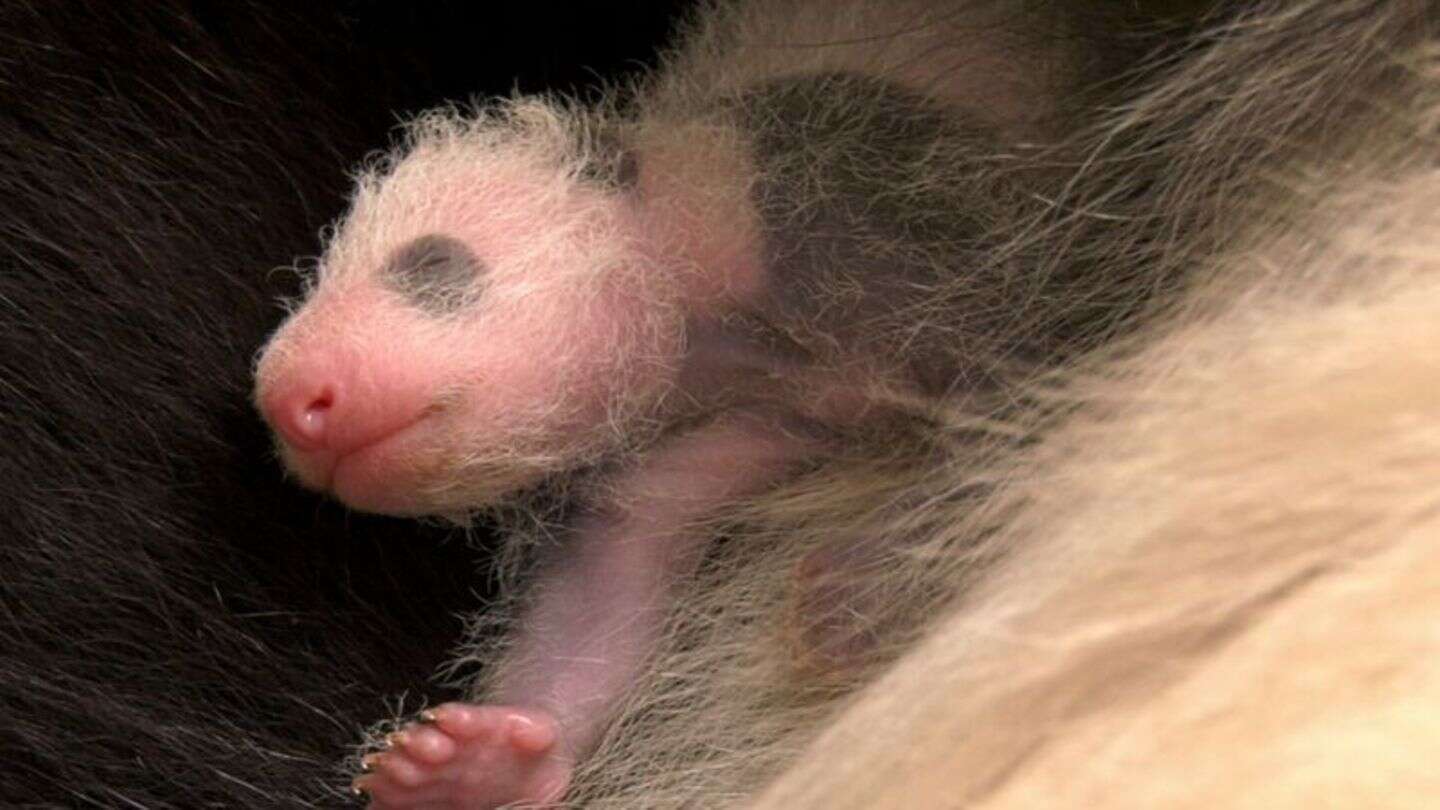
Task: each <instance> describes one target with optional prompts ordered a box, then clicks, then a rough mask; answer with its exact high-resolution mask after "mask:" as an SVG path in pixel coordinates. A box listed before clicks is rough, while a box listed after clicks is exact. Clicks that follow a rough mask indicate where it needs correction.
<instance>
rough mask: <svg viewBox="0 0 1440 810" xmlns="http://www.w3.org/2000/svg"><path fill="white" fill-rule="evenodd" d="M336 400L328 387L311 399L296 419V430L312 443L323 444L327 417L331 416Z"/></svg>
mask: <svg viewBox="0 0 1440 810" xmlns="http://www.w3.org/2000/svg"><path fill="white" fill-rule="evenodd" d="M334 402H335V395H334V394H332V393H331V392H330V391H329V390H328V389H327V390H326V391H324V392H323V393H321V394H320V395H319V396H317V397H315V398H314V399H312V400H310V404H308V405H306V406H305V407H304V408H303V409H302V410H301V411H300V413H299V416H298V418H297V419H296V424H295V427H296V432H297V433H298V434H299V435H301V436H303V437H304V438H305V439H306V440H307V441H308V442H309V443H311V444H315V445H320V444H323V443H324V438H325V422H326V417H328V416H329V414H330V406H331V405H333V404H334Z"/></svg>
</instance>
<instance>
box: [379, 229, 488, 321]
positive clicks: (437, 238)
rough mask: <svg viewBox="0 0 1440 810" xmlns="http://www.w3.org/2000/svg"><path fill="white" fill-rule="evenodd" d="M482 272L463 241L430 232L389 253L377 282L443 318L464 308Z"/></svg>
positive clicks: (476, 259) (477, 261)
mask: <svg viewBox="0 0 1440 810" xmlns="http://www.w3.org/2000/svg"><path fill="white" fill-rule="evenodd" d="M483 272H484V266H483V265H482V264H481V262H480V258H479V257H478V256H476V255H475V253H474V252H473V251H471V250H470V248H468V247H466V245H465V243H464V242H461V241H460V240H459V239H453V238H451V237H449V236H443V235H441V234H434V233H432V234H427V235H425V236H421V237H417V238H415V239H412V240H410V241H409V242H406V243H405V244H403V245H401V246H400V247H399V248H397V249H396V250H395V252H394V253H392V254H390V259H389V261H387V262H385V266H384V267H382V268H380V280H381V283H383V284H384V285H385V286H387V287H389V288H390V289H392V290H394V291H395V292H398V293H400V294H401V295H403V296H405V298H406V300H408V301H409V302H410V303H411V304H414V305H415V306H416V307H418V308H420V309H423V310H425V311H426V312H429V313H432V314H435V315H447V314H450V313H453V312H456V311H458V310H459V309H460V308H461V307H463V306H464V304H465V301H466V299H467V294H468V293H469V292H470V291H471V288H472V287H473V286H474V285H475V284H476V283H478V282H479V281H480V278H481V275H482V274H483Z"/></svg>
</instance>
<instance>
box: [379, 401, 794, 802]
mask: <svg viewBox="0 0 1440 810" xmlns="http://www.w3.org/2000/svg"><path fill="white" fill-rule="evenodd" d="M811 450H812V448H811V446H810V442H809V441H808V440H806V439H804V438H801V437H797V436H792V435H789V434H787V433H785V432H783V431H780V430H776V429H772V428H768V427H765V426H763V425H761V424H760V423H758V422H755V421H751V420H746V419H743V418H742V419H734V420H728V421H723V422H717V423H714V424H711V425H709V426H707V427H704V428H700V429H698V430H696V431H694V432H692V433H688V434H685V435H682V436H679V437H677V438H676V439H674V440H673V441H671V442H669V443H667V444H665V445H664V446H662V447H661V448H658V449H657V450H655V451H653V452H652V453H651V454H650V456H649V457H648V459H647V463H645V464H644V465H642V466H641V467H639V468H638V469H636V470H634V471H632V472H630V473H628V474H626V475H624V476H622V477H621V480H619V481H618V482H616V483H617V486H616V491H617V492H620V493H624V501H623V502H622V501H619V500H616V501H612V502H610V503H608V504H606V505H604V506H600V507H596V508H594V509H593V510H591V511H590V512H589V513H588V514H586V515H585V516H584V517H582V518H581V519H580V520H579V521H578V523H577V525H576V526H575V528H574V531H575V536H574V537H572V538H570V542H569V543H568V544H567V545H566V547H565V548H564V550H563V553H562V554H556V555H554V557H553V558H552V559H550V560H549V561H548V566H547V572H546V574H545V576H544V577H543V579H542V581H541V582H540V583H539V585H538V587H539V589H540V590H539V593H538V596H537V598H536V602H535V604H534V606H533V608H532V610H531V612H530V613H529V615H528V616H527V617H526V622H525V630H524V633H523V635H522V636H521V638H520V639H519V640H518V642H517V647H516V650H515V653H514V655H513V656H512V658H511V660H510V661H509V662H508V666H507V667H506V669H505V671H504V672H502V673H501V676H500V679H499V686H498V689H497V690H496V691H495V694H494V695H493V699H494V700H495V701H496V702H497V703H498V704H500V705H499V706H487V707H478V706H470V705H465V704H447V705H446V706H442V707H440V708H439V709H437V710H435V721H434V723H433V725H431V724H426V723H418V724H410V725H408V726H406V727H405V728H404V729H403V730H402V731H401V732H399V733H400V735H402V736H401V739H400V740H399V741H397V742H398V744H394V745H392V746H391V748H390V749H389V750H388V751H385V752H383V753H380V754H375V755H372V756H371V758H369V759H368V760H367V765H370V766H371V768H372V770H371V772H370V773H367V774H366V775H364V776H361V777H360V778H359V779H357V780H356V781H355V788H356V789H357V790H360V791H363V792H365V793H368V794H369V795H370V796H371V797H372V799H373V802H372V804H371V807H373V808H412V807H423V808H434V810H460V808H491V807H499V806H502V805H505V804H509V803H511V802H522V801H523V802H535V803H543V802H548V801H553V800H555V799H556V798H558V797H559V796H560V795H561V794H562V793H563V792H564V788H565V786H566V785H567V784H568V782H569V777H570V773H571V769H572V767H573V763H574V762H575V760H576V759H577V758H578V757H579V756H582V755H583V754H584V753H585V752H586V751H587V750H588V749H589V748H590V747H591V746H592V745H593V744H594V742H595V740H596V738H597V737H598V735H599V733H600V731H601V729H602V728H603V725H604V723H605V721H606V720H608V718H609V712H608V710H609V707H610V706H612V705H613V704H614V703H615V700H616V699H617V698H618V697H619V696H620V695H621V694H622V693H623V692H624V690H625V688H626V686H627V685H628V684H629V683H630V682H631V680H632V679H633V678H634V673H635V671H636V670H637V668H638V667H639V666H640V665H641V664H642V662H643V660H644V658H645V656H646V655H647V654H648V653H649V651H650V650H651V649H652V647H653V645H654V642H655V638H656V636H657V634H658V632H659V629H660V623H661V622H662V621H663V619H664V616H665V612H666V607H667V604H668V591H669V589H670V585H671V584H672V583H673V582H675V581H676V579H677V578H679V577H682V576H684V575H685V574H687V573H688V572H690V571H691V570H693V567H694V566H695V564H696V563H697V562H698V561H699V560H700V557H701V552H702V551H703V549H704V546H705V541H706V540H707V537H706V535H705V533H704V532H703V531H695V530H689V529H687V527H688V525H689V524H691V523H692V522H693V521H695V520H696V519H698V518H700V517H702V516H704V515H705V514H707V513H710V512H712V511H713V510H714V509H715V508H716V507H718V506H720V505H721V504H723V503H725V502H726V501H728V500H730V499H732V498H734V497H736V496H739V495H742V494H745V493H746V492H749V491H753V490H754V489H755V488H757V487H759V486H763V485H764V484H766V483H768V482H770V481H773V480H774V479H775V478H776V477H777V476H778V475H780V474H782V473H784V472H785V471H786V470H787V469H788V468H789V467H790V466H791V465H792V464H793V463H794V462H795V461H796V460H798V459H801V458H804V457H805V455H806V454H807V453H808V452H810V451H811ZM455 716H459V717H463V718H466V719H467V720H468V721H469V724H468V725H466V724H465V723H460V722H456V721H454V720H453V719H452V718H453V717H455Z"/></svg>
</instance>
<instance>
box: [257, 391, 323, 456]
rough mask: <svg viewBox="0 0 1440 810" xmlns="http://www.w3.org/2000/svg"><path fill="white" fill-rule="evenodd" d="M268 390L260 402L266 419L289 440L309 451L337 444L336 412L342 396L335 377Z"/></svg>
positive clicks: (292, 443)
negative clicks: (333, 423) (334, 432)
mask: <svg viewBox="0 0 1440 810" xmlns="http://www.w3.org/2000/svg"><path fill="white" fill-rule="evenodd" d="M277 389H278V390H275V391H271V392H268V393H267V394H266V396H264V397H263V398H262V400H261V403H260V409H261V411H263V412H264V414H265V420H266V421H267V422H269V423H270V426H271V427H272V428H274V429H275V432H276V433H279V434H280V438H282V439H284V440H285V443H286V444H288V445H290V446H291V447H293V448H295V449H296V450H300V451H302V452H308V451H312V450H322V449H332V450H333V449H339V448H336V447H333V446H332V445H333V439H334V436H333V435H332V434H333V430H332V429H331V424H332V422H333V420H332V419H331V417H332V415H333V414H334V412H335V410H336V406H337V403H338V401H339V398H340V386H339V385H338V384H336V383H335V382H333V381H329V380H321V381H300V382H298V383H297V382H292V383H290V384H289V385H281V386H278V387H277Z"/></svg>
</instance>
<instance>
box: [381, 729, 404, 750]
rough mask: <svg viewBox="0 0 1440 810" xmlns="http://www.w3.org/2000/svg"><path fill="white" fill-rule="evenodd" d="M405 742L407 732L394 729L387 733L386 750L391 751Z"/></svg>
mask: <svg viewBox="0 0 1440 810" xmlns="http://www.w3.org/2000/svg"><path fill="white" fill-rule="evenodd" d="M403 742H405V732H403V731H392V732H390V733H389V734H386V735H385V750H386V751H389V750H391V749H392V748H395V747H396V746H398V745H400V744H401V743H403Z"/></svg>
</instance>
